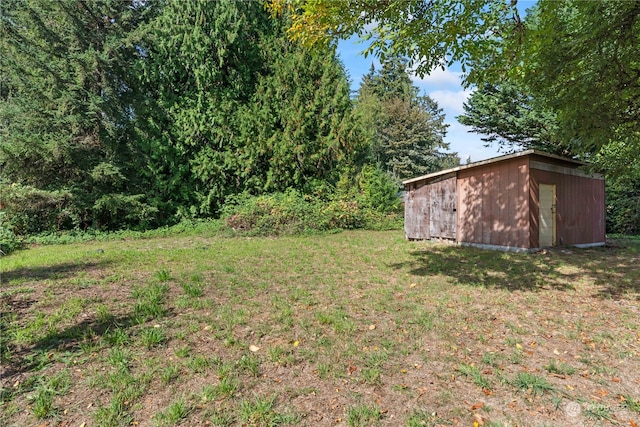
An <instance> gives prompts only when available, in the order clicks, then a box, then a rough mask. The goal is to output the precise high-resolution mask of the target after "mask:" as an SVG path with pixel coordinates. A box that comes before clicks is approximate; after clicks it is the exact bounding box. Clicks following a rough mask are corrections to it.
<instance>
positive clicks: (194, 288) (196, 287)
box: [181, 283, 204, 298]
mask: <svg viewBox="0 0 640 427" xmlns="http://www.w3.org/2000/svg"><path fill="white" fill-rule="evenodd" d="M181 286H182V290H183V291H184V293H185V294H187V295H188V296H190V297H193V298H199V297H201V296H203V295H204V285H203V284H202V283H183V284H182V285H181Z"/></svg>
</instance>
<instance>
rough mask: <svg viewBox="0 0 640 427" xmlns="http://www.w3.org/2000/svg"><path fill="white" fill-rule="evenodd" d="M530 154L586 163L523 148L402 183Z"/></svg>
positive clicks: (405, 182)
mask: <svg viewBox="0 0 640 427" xmlns="http://www.w3.org/2000/svg"><path fill="white" fill-rule="evenodd" d="M531 154H536V155H538V156H543V157H548V158H550V159H556V160H562V161H565V162H568V163H573V164H575V165H576V166H583V165H585V164H586V163H584V162H581V161H579V160H573V159H569V158H566V157H562V156H557V155H555V154H550V153H545V152H544V151H538V150H525V151H520V152H518V153H512V154H506V155H504V156H498V157H492V158H490V159H486V160H481V161H479V162H473V163H469V164H467V165H460V166H456V167H454V168H450V169H445V170H442V171H439V172H433V173H430V174H427V175H422V176H419V177H416V178H411V179H407V180H406V181H402V183H403V184H405V185H406V184H410V183H412V182H418V181H423V180H425V179H430V178H435V177H437V176H440V175H446V174H448V173H452V172H457V171H460V170H464V169H471V168H476V167H479V166H485V165H488V164H491V163H496V162H501V161H504V160H509V159H514V158H516V157H521V156H528V155H531Z"/></svg>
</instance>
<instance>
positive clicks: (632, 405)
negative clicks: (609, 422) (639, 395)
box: [622, 394, 640, 414]
mask: <svg viewBox="0 0 640 427" xmlns="http://www.w3.org/2000/svg"><path fill="white" fill-rule="evenodd" d="M622 407H623V408H627V409H629V410H631V411H634V412H637V413H639V414H640V400H638V399H634V398H632V397H631V396H629V395H628V394H625V395H623V396H622Z"/></svg>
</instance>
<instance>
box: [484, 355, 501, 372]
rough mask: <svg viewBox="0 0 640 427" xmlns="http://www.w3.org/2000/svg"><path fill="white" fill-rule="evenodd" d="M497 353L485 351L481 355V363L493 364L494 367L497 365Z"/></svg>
mask: <svg viewBox="0 0 640 427" xmlns="http://www.w3.org/2000/svg"><path fill="white" fill-rule="evenodd" d="M497 359H498V355H496V353H493V352H486V353H484V354H483V355H482V363H484V364H485V365H489V366H493V367H494V368H497V367H498V360H497Z"/></svg>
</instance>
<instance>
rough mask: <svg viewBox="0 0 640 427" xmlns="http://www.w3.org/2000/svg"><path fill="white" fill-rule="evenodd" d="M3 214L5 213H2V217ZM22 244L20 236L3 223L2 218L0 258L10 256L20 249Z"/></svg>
mask: <svg viewBox="0 0 640 427" xmlns="http://www.w3.org/2000/svg"><path fill="white" fill-rule="evenodd" d="M2 214H4V212H0V215H2ZM21 244H22V242H21V241H20V239H19V238H18V236H16V235H15V234H14V233H13V231H11V229H10V228H9V227H7V226H5V225H4V224H3V223H2V217H0V256H2V255H8V254H9V253H11V252H13V251H15V250H16V249H18V248H20V246H21Z"/></svg>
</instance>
